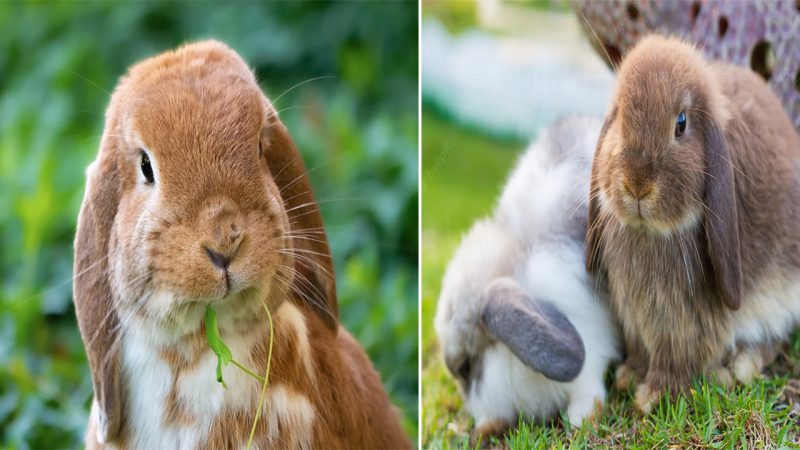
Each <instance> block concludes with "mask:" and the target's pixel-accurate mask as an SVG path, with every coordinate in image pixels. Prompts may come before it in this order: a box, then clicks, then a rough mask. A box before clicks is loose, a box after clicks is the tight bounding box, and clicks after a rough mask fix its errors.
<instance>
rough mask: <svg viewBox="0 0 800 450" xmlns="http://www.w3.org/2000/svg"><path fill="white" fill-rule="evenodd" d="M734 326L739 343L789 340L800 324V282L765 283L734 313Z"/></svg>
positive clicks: (781, 279) (790, 279)
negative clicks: (790, 334)
mask: <svg viewBox="0 0 800 450" xmlns="http://www.w3.org/2000/svg"><path fill="white" fill-rule="evenodd" d="M733 323H734V326H733V329H734V332H735V335H736V341H737V342H746V343H751V344H757V343H760V342H765V341H770V340H773V341H775V340H778V341H783V340H785V339H786V338H787V337H788V336H789V333H791V332H792V330H793V329H794V327H796V326H797V324H798V323H800V279H798V278H797V277H796V276H789V277H771V278H769V279H766V280H764V281H763V282H761V284H760V285H759V286H758V288H757V289H756V290H755V292H754V293H753V294H751V295H749V296H748V297H747V298H746V299H745V301H744V302H742V307H741V308H740V309H739V310H738V311H735V312H733ZM731 344H733V343H731Z"/></svg>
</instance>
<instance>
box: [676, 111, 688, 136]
mask: <svg viewBox="0 0 800 450" xmlns="http://www.w3.org/2000/svg"><path fill="white" fill-rule="evenodd" d="M684 131H686V113H685V112H683V111H681V113H680V114H678V118H677V119H676V120H675V137H681V136H683V132H684Z"/></svg>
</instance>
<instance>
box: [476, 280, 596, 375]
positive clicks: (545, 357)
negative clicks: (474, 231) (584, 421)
mask: <svg viewBox="0 0 800 450" xmlns="http://www.w3.org/2000/svg"><path fill="white" fill-rule="evenodd" d="M485 293H486V302H485V303H484V305H483V307H482V308H481V321H482V322H483V325H484V326H485V327H486V329H487V330H488V331H489V333H490V334H491V335H493V336H494V337H495V338H497V339H498V340H499V341H501V342H502V343H504V344H505V345H506V346H507V347H508V348H509V349H510V350H511V352H512V353H514V355H516V356H517V358H519V359H520V361H522V362H523V363H524V364H525V365H526V366H528V367H530V368H531V369H533V370H536V371H537V372H539V373H541V374H542V375H544V376H546V377H547V378H549V379H551V380H554V381H560V382H568V381H572V380H574V379H575V377H577V376H578V374H579V373H580V371H581V368H582V367H583V361H584V359H585V356H586V353H585V349H584V347H583V340H582V339H581V337H580V335H578V332H577V331H576V330H575V327H574V326H573V325H572V322H570V321H569V319H568V318H567V317H566V316H565V315H564V314H563V313H561V311H559V310H558V308H556V307H555V306H553V305H552V304H550V303H547V302H542V301H537V300H535V299H533V298H531V297H529V296H528V295H527V294H526V293H525V291H523V290H522V288H521V287H520V286H519V285H518V284H517V283H516V282H514V281H513V280H511V279H509V278H500V279H497V280H495V281H493V282H492V283H491V284H490V285H489V286H488V287H487V288H486V291H485Z"/></svg>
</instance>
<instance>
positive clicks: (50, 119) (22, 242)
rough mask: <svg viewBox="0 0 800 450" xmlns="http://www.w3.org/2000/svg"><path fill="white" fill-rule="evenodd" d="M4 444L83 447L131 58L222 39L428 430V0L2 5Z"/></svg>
mask: <svg viewBox="0 0 800 450" xmlns="http://www.w3.org/2000/svg"><path fill="white" fill-rule="evenodd" d="M0 30H2V31H0V446H6V447H9V448H23V449H24V448H76V447H79V446H80V445H81V442H82V436H83V432H84V427H85V424H86V419H87V415H88V407H89V402H90V398H91V395H92V392H91V391H92V389H91V382H90V378H89V373H88V368H87V365H86V358H85V356H84V353H83V347H82V344H81V340H80V337H79V335H78V329H77V325H76V322H75V318H74V312H73V308H72V304H71V289H72V286H71V281H70V278H71V273H72V240H73V236H74V232H75V219H76V216H77V213H78V208H79V205H80V201H81V198H82V195H83V187H84V168H85V167H86V166H87V165H88V163H89V162H90V161H91V160H92V159H93V158H94V156H95V153H96V151H97V146H98V142H99V139H100V135H101V133H102V126H103V114H104V110H105V107H106V104H107V102H108V99H109V92H110V91H111V90H112V89H113V88H114V85H115V84H116V81H117V79H118V77H119V76H120V75H122V74H123V73H124V72H125V70H126V68H127V67H128V66H129V65H131V64H133V63H135V62H137V61H138V60H140V59H142V58H144V57H147V56H151V55H154V54H157V53H159V52H161V51H163V50H166V49H170V48H173V47H175V46H178V45H180V44H181V43H183V42H187V41H192V40H196V39H201V38H210V37H213V38H216V39H220V40H222V41H224V42H226V43H228V44H229V45H230V46H231V47H233V48H234V49H236V50H237V51H238V52H239V53H240V54H241V55H242V56H243V57H244V59H245V60H246V61H248V63H249V64H250V65H251V66H252V67H254V69H255V71H256V74H257V76H258V79H259V80H260V82H261V84H262V87H263V88H264V90H265V92H266V94H267V95H268V96H269V97H272V98H276V97H277V96H279V95H281V94H282V93H284V92H285V91H286V90H287V89H290V88H292V87H293V86H296V85H298V84H299V83H302V82H304V81H307V80H310V79H312V78H316V77H330V78H323V79H318V80H313V81H308V82H307V83H304V84H302V85H299V86H297V87H296V88H295V89H292V90H291V91H290V92H288V93H287V94H286V95H284V96H283V97H282V98H281V99H280V101H279V102H278V103H277V105H276V106H277V108H278V109H279V110H280V114H281V117H282V119H283V121H284V122H285V123H286V125H287V127H288V128H289V130H290V131H291V133H292V136H293V137H294V139H295V141H296V143H297V145H298V146H299V148H300V149H301V151H302V152H303V155H304V157H305V160H306V165H307V166H308V168H309V170H310V176H311V179H312V183H313V185H314V189H315V193H316V197H317V199H318V200H319V201H320V203H321V207H322V211H323V215H324V218H325V223H326V228H327V231H328V233H329V238H330V242H331V246H332V251H333V255H334V262H335V264H336V270H337V281H338V287H339V301H340V313H341V319H342V321H343V322H344V324H345V325H346V326H347V328H348V329H349V330H351V332H352V333H353V334H354V335H355V336H356V338H357V339H358V340H359V341H360V342H361V344H362V345H363V346H364V347H365V349H366V350H367V352H368V353H369V355H370V357H371V359H372V361H373V362H374V363H375V365H376V367H377V368H378V370H379V371H380V373H381V375H382V378H383V380H384V383H385V385H386V387H387V390H388V391H389V393H390V395H391V397H392V399H393V401H394V402H395V403H396V404H397V405H398V406H399V407H400V408H401V409H402V410H403V413H404V415H405V421H404V422H405V423H404V425H405V427H406V430H407V432H408V433H409V435H410V436H412V439H413V440H414V441H416V433H417V408H418V406H417V405H418V403H417V399H418V392H417V390H418V388H417V379H418V372H417V360H418V359H417V355H418V349H417V196H418V195H417V4H416V3H415V2H366V3H357V2H337V3H320V2H311V3H305V2H304V3H292V2H278V3H263V4H262V3H257V2H245V3H224V4H220V3H216V2H210V1H203V2H186V3H160V2H141V3H111V2H102V3H101V2H97V3H90V2H85V3H84V2H77V3H75V2H35V3H34V2H26V3H7V2H3V3H2V4H0Z"/></svg>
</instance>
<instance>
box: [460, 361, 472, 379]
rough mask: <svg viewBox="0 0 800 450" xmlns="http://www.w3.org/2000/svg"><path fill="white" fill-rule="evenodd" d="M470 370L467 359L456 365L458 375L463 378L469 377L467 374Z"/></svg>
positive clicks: (470, 366)
mask: <svg viewBox="0 0 800 450" xmlns="http://www.w3.org/2000/svg"><path fill="white" fill-rule="evenodd" d="M471 371H472V365H471V364H470V362H469V359H465V360H464V362H462V363H461V365H460V366H458V376H460V377H461V378H463V379H465V380H468V379H469V374H470V372H471Z"/></svg>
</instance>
